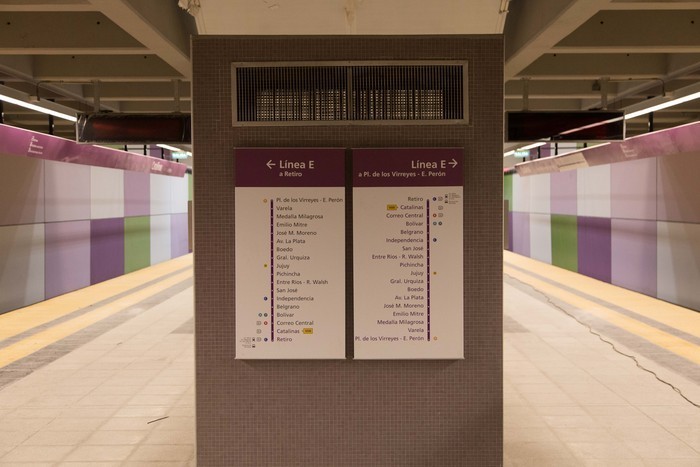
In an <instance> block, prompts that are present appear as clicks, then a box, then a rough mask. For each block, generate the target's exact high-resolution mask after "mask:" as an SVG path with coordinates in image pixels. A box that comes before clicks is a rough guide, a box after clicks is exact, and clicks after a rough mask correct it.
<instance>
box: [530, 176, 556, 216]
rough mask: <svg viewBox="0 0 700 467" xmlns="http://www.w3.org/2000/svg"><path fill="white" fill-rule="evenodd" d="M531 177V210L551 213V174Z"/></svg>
mask: <svg viewBox="0 0 700 467" xmlns="http://www.w3.org/2000/svg"><path fill="white" fill-rule="evenodd" d="M528 178H529V179H530V212H533V213H538V214H549V213H550V212H551V206H550V205H551V202H550V201H551V194H550V192H551V184H552V182H551V180H550V175H549V174H538V175H532V176H530V177H528Z"/></svg>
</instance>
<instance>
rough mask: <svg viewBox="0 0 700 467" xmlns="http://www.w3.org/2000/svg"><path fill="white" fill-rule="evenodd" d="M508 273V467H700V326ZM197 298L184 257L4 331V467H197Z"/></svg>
mask: <svg viewBox="0 0 700 467" xmlns="http://www.w3.org/2000/svg"><path fill="white" fill-rule="evenodd" d="M504 273H505V275H504V281H505V285H504V291H505V315H504V332H505V334H504V336H505V339H504V361H505V370H504V404H505V420H504V456H505V465H507V466H538V467H543V466H578V465H590V466H615V467H618V466H622V467H624V466H673V467H683V466H694V467H697V466H700V408H698V407H696V406H694V405H693V404H692V403H691V402H689V401H688V400H686V399H685V398H687V399H689V400H690V401H693V402H694V403H695V404H698V403H700V313H698V312H694V311H690V310H687V309H684V308H681V307H677V306H674V305H671V304H668V303H665V302H661V301H658V300H654V299H651V298H649V297H645V296H643V295H639V294H635V293H633V292H629V291H626V290H623V289H619V288H617V287H613V286H610V285H609V284H604V283H601V282H598V281H595V280H593V279H589V278H586V277H584V276H580V275H578V274H574V273H570V272H568V271H564V270H562V269H558V268H554V267H551V266H548V265H545V264H542V263H538V262H535V261H532V260H530V259H528V258H524V257H520V256H517V255H513V254H511V253H508V252H506V254H505V264H504ZM192 298H193V296H192V258H191V256H185V257H182V258H178V259H176V260H173V261H169V262H167V263H163V264H160V265H157V266H154V267H151V268H148V269H145V270H142V271H137V272H135V273H132V274H129V275H126V276H123V277H120V278H117V279H114V280H112V281H108V282H105V283H102V284H98V285H96V286H93V287H89V288H86V289H83V290H81V291H77V292H74V293H71V294H67V295H64V296H61V297H57V298H55V299H52V300H49V301H47V302H43V303H41V304H37V305H34V306H30V307H27V308H24V309H22V310H18V311H16V312H12V313H6V314H4V315H0V466H26V465H35V466H44V465H46V466H96V465H99V466H112V465H115V466H116V465H127V466H128V465H134V466H136V465H139V466H146V465H153V466H190V465H194V356H193V319H192V314H193V310H192ZM596 334H598V335H596ZM623 354H627V355H629V356H625V355H623ZM630 356H632V357H634V358H635V359H636V361H635V360H633V359H632V358H631V357H630ZM651 372H653V373H651ZM657 378H658V379H657ZM684 397H685V398H684Z"/></svg>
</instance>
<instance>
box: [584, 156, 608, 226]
mask: <svg viewBox="0 0 700 467" xmlns="http://www.w3.org/2000/svg"><path fill="white" fill-rule="evenodd" d="M576 176H577V180H576V183H577V191H578V193H577V194H578V215H579V216H591V217H610V212H611V208H610V165H609V164H606V165H599V166H596V167H588V168H586V169H579V170H578V171H577V173H576Z"/></svg>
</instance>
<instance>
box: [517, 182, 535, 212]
mask: <svg viewBox="0 0 700 467" xmlns="http://www.w3.org/2000/svg"><path fill="white" fill-rule="evenodd" d="M531 179H532V177H521V176H520V175H517V174H515V175H513V211H518V212H530V180H531Z"/></svg>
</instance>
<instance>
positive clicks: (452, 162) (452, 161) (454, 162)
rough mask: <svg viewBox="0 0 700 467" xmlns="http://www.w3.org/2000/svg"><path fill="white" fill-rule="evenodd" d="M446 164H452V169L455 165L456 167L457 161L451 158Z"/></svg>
mask: <svg viewBox="0 0 700 467" xmlns="http://www.w3.org/2000/svg"><path fill="white" fill-rule="evenodd" d="M448 164H450V165H451V166H452V168H453V169H454V168H455V167H457V161H456V160H454V159H452V160H451V161H450V162H448Z"/></svg>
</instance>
